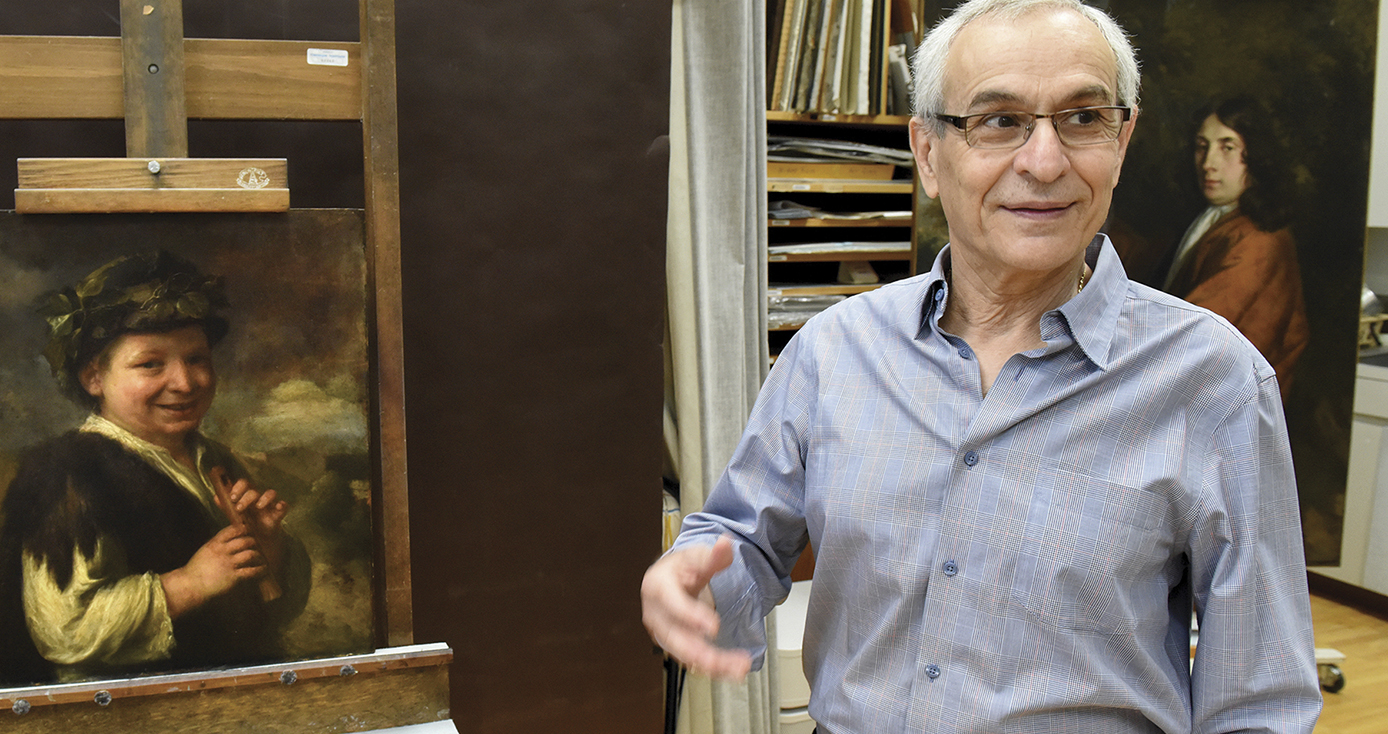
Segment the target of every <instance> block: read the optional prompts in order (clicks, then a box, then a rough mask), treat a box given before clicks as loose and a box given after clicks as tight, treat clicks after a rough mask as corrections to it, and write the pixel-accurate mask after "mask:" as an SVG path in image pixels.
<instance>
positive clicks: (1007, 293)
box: [940, 265, 1090, 394]
mask: <svg viewBox="0 0 1388 734" xmlns="http://www.w3.org/2000/svg"><path fill="white" fill-rule="evenodd" d="M1081 267H1082V268H1083V271H1079V270H1076V271H1075V272H1074V274H1073V275H1064V274H1056V275H1053V276H1050V277H1048V278H1045V279H1042V280H1035V281H1032V282H1031V283H1018V282H1016V281H1015V280H1014V281H1013V282H1008V281H1007V280H1005V279H998V280H996V281H992V280H990V279H988V278H986V277H984V278H980V277H974V274H973V273H971V272H969V271H967V270H963V271H961V270H955V271H954V272H952V273H951V274H950V297H949V301H948V302H947V304H946V307H945V312H944V314H942V315H941V317H940V327H941V328H942V329H944V330H945V331H947V332H949V333H951V334H954V335H955V336H957V337H959V338H960V339H963V340H964V341H965V342H967V343H968V345H969V348H970V349H971V350H973V352H974V353H975V355H976V356H977V358H978V361H979V371H980V377H981V380H982V387H983V392H984V393H985V394H986V393H987V392H988V389H989V388H990V387H991V386H992V383H993V379H994V378H996V377H997V375H998V373H999V372H1000V371H1001V370H1002V368H1003V365H1005V364H1007V360H1009V359H1011V358H1012V355H1014V354H1020V353H1022V352H1027V351H1031V350H1033V349H1039V348H1041V347H1043V346H1045V342H1044V341H1042V339H1041V316H1042V315H1043V314H1045V313H1046V312H1047V311H1051V310H1054V309H1056V308H1059V307H1060V306H1061V305H1062V304H1064V303H1065V302H1066V301H1069V300H1070V299H1071V298H1074V297H1075V295H1076V294H1077V293H1078V292H1079V291H1080V290H1081V287H1082V284H1083V283H1084V282H1086V281H1088V279H1089V275H1090V271H1089V268H1088V266H1085V265H1081ZM1081 272H1082V273H1083V274H1081ZM990 282H998V283H999V284H1000V287H989V286H988V285H987V284H988V283H990Z"/></svg>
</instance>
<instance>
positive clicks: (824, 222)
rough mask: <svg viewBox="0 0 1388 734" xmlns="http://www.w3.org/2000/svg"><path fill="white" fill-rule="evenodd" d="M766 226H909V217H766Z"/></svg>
mask: <svg viewBox="0 0 1388 734" xmlns="http://www.w3.org/2000/svg"><path fill="white" fill-rule="evenodd" d="M766 226H768V227H777V228H779V227H909V226H911V217H879V218H877V219H814V218H806V219H768V220H767V221H766Z"/></svg>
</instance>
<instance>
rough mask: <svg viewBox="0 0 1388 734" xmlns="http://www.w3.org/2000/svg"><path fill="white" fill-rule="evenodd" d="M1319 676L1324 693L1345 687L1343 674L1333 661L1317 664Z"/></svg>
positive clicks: (1335, 691) (1337, 690)
mask: <svg viewBox="0 0 1388 734" xmlns="http://www.w3.org/2000/svg"><path fill="white" fill-rule="evenodd" d="M1318 667H1319V673H1320V678H1321V688H1324V689H1325V691H1326V693H1339V692H1340V689H1341V688H1344V687H1345V674H1344V673H1343V672H1341V671H1340V666H1338V665H1335V664H1333V663H1327V664H1325V665H1321V666H1318Z"/></svg>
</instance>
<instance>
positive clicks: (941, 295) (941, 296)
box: [935, 288, 945, 302]
mask: <svg viewBox="0 0 1388 734" xmlns="http://www.w3.org/2000/svg"><path fill="white" fill-rule="evenodd" d="M935 300H936V301H937V302H938V301H943V300H945V289H944V288H936V289H935Z"/></svg>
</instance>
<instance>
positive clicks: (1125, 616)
mask: <svg viewBox="0 0 1388 734" xmlns="http://www.w3.org/2000/svg"><path fill="white" fill-rule="evenodd" d="M1050 476H1051V477H1052V479H1051V480H1049V481H1047V482H1044V483H1040V484H1038V485H1036V486H1035V488H1034V489H1033V491H1032V492H1031V494H1030V498H1029V499H1030V502H1029V507H1028V508H1027V512H1026V518H1027V519H1026V523H1025V525H1024V528H1023V531H1022V533H1021V539H1020V540H1021V545H1020V547H1019V548H1018V549H1017V550H1016V552H1015V556H1014V561H1015V567H1014V574H1013V583H1012V584H1011V587H1010V588H1011V594H1012V597H1013V600H1014V601H1015V602H1017V603H1018V604H1020V605H1021V606H1022V607H1023V608H1024V609H1025V610H1026V613H1027V616H1028V617H1029V618H1030V619H1031V620H1032V621H1033V622H1035V623H1038V624H1041V625H1043V626H1046V627H1049V628H1052V629H1056V630H1060V631H1071V632H1092V633H1101V634H1120V635H1127V634H1132V633H1133V632H1135V631H1137V630H1138V629H1140V628H1143V627H1145V626H1147V625H1149V624H1153V623H1160V624H1162V625H1165V623H1166V619H1165V618H1166V614H1167V609H1166V601H1167V595H1168V593H1169V586H1168V581H1167V579H1166V574H1165V569H1166V568H1167V567H1168V564H1169V562H1170V555H1171V547H1172V543H1171V542H1170V532H1169V527H1168V519H1167V518H1168V513H1169V510H1170V507H1169V501H1168V499H1167V497H1166V496H1165V495H1164V494H1162V493H1161V492H1159V491H1156V490H1154V489H1151V488H1148V487H1146V486H1128V485H1124V484H1118V483H1115V482H1112V481H1109V480H1106V479H1102V478H1098V477H1093V476H1088V475H1085V474H1082V473H1078V472H1073V471H1067V470H1064V469H1061V470H1057V471H1056V472H1054V473H1053V474H1051V475H1050Z"/></svg>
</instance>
